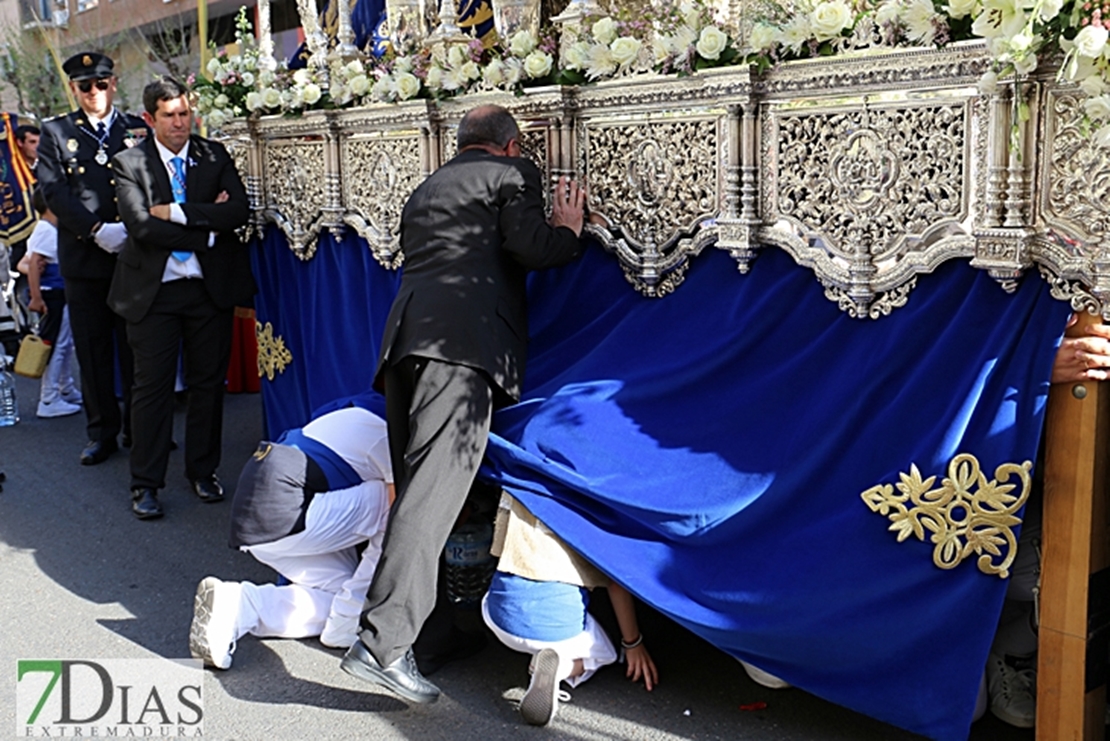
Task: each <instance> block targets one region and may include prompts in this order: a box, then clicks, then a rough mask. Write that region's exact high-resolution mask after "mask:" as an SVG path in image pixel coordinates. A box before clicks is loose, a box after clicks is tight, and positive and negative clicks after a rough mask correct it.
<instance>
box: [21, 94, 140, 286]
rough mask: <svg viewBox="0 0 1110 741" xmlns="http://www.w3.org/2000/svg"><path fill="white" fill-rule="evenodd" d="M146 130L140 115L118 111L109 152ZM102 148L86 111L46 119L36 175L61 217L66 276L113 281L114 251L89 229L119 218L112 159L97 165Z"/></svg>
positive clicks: (133, 142) (131, 143)
mask: <svg viewBox="0 0 1110 741" xmlns="http://www.w3.org/2000/svg"><path fill="white" fill-rule="evenodd" d="M146 135H147V127H146V124H145V123H143V120H142V119H141V118H137V117H135V116H129V115H127V114H125V113H117V114H116V116H115V118H114V119H113V120H112V125H111V127H110V128H109V130H108V141H107V146H106V147H105V152H107V154H108V156H109V157H113V156H115V155H116V154H117V153H119V152H121V151H124V150H126V149H127V148H128V147H129V146H134V145H137V144H138V143H139V142H140V141H142V140H143V139H144V138H145V137H146ZM98 150H99V147H98V146H97V143H96V138H95V137H94V136H92V129H91V127H90V125H89V121H88V117H87V116H86V115H85V113H84V111H81V110H76V111H74V112H72V113H69V114H67V115H65V116H58V117H57V118H52V119H50V120H48V121H45V122H44V123H43V125H42V137H41V139H40V141H39V160H38V164H36V165H35V175H36V177H38V181H39V187H41V188H42V192H43V195H44V196H45V197H46V203H47V205H49V206H50V210H51V211H53V212H54V213H55V214H56V215H57V217H58V267H59V268H60V269H61V271H62V276H63V277H65V278H69V279H71V280H73V279H84V280H111V278H112V271H113V270H115V266H116V256H115V255H112V254H110V253H108V252H105V251H104V250H102V249H100V247H98V246H97V244H96V242H94V241H93V238H92V235H91V234H90V232H91V231H92V229H93V227H94V226H96V225H97V224H98V223H104V224H107V223H110V222H113V221H119V215H118V210H117V207H116V177H115V170H114V167H113V165H112V163H111V162H110V161H109V162H108V163H107V164H105V165H100V164H97V162H96V159H95V157H96V153H97V151H98Z"/></svg>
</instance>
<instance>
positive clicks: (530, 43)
mask: <svg viewBox="0 0 1110 741" xmlns="http://www.w3.org/2000/svg"><path fill="white" fill-rule="evenodd" d="M535 48H536V39H535V37H534V36H532V33H531V32H530V31H528V30H527V29H521V30H520V31H517V32H516V33H514V34H513V37H512V38H511V39H509V51H510V52H512V53H513V56H517V57H520V58H521V59H523V58H524V57H526V56H528V55H529V54H531V53H532V50H534V49H535Z"/></svg>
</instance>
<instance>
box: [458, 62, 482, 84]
mask: <svg viewBox="0 0 1110 741" xmlns="http://www.w3.org/2000/svg"><path fill="white" fill-rule="evenodd" d="M459 74H460V75H461V76H462V77H463V79H466V80H477V79H478V78H479V77H481V76H482V69H481V67H479V66H478V65H477V64H476V63H475V62H473V61H470V62H466V63H465V64H463V66H461V67H459Z"/></svg>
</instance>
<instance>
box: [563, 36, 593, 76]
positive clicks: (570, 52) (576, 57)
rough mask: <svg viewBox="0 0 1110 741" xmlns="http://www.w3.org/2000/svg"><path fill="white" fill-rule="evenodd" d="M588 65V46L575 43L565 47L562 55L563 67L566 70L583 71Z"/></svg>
mask: <svg viewBox="0 0 1110 741" xmlns="http://www.w3.org/2000/svg"><path fill="white" fill-rule="evenodd" d="M589 63H590V44H589V43H588V42H585V41H576V42H575V43H573V44H571V45H570V46H568V47H567V50H566V52H564V54H563V66H564V67H566V68H567V69H574V70H584V69H586V66H587V65H588V64H589Z"/></svg>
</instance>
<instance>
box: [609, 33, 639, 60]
mask: <svg viewBox="0 0 1110 741" xmlns="http://www.w3.org/2000/svg"><path fill="white" fill-rule="evenodd" d="M642 46H643V42H641V41H640V40H639V39H636V38H633V37H631V36H621V37H620V38H619V39H616V40H615V41H613V43H611V44H610V45H609V51H610V53H611V54H612V56H613V61H614V62H616V63H617V64H618V65H619V66H621V67H624V66H626V65H629V64H632V62H633V61H635V59H636V55H637V54H639V53H640V47H642Z"/></svg>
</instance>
